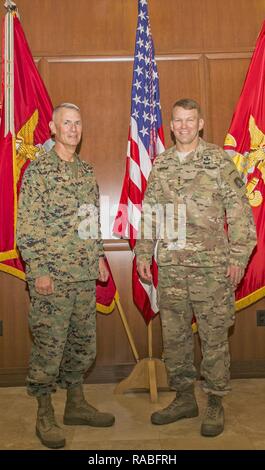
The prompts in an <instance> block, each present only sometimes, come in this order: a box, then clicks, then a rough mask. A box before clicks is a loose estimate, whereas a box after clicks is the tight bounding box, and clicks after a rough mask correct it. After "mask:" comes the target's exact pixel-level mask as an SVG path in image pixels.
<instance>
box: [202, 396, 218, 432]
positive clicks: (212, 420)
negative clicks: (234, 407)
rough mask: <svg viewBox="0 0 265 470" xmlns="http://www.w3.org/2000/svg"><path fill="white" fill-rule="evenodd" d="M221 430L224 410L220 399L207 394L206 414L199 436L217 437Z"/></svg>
mask: <svg viewBox="0 0 265 470" xmlns="http://www.w3.org/2000/svg"><path fill="white" fill-rule="evenodd" d="M223 430H224V409H223V407H222V397H219V396H218V395H212V394H209V395H208V404H207V409H206V413H205V415H204V418H203V421H202V425H201V434H202V436H218V434H221V433H222V432H223Z"/></svg>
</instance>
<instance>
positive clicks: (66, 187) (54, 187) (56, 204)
mask: <svg viewBox="0 0 265 470" xmlns="http://www.w3.org/2000/svg"><path fill="white" fill-rule="evenodd" d="M49 183H50V184H49V198H48V201H49V203H48V204H49V207H48V213H49V221H48V222H51V223H53V222H54V221H55V220H58V219H62V218H69V217H73V216H74V214H75V212H76V211H77V208H78V200H77V197H76V185H75V183H74V181H73V180H72V178H71V177H70V176H68V175H65V176H58V177H56V178H53V179H52V180H51V181H50V182H49Z"/></svg>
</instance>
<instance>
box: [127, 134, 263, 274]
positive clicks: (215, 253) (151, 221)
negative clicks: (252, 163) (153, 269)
mask: <svg viewBox="0 0 265 470" xmlns="http://www.w3.org/2000/svg"><path fill="white" fill-rule="evenodd" d="M245 194H246V188H245V185H244V183H243V181H242V180H241V178H240V176H239V174H238V172H237V169H236V167H235V165H234V163H233V162H232V160H231V158H230V157H229V156H228V154H227V153H226V152H225V151H224V150H222V149H221V148H220V147H218V146H216V145H214V144H209V143H207V142H205V141H203V140H202V139H200V141H199V145H198V147H197V148H196V150H195V151H193V152H191V153H190V154H189V155H187V157H186V158H185V160H184V162H182V163H180V160H179V158H178V156H177V152H176V148H175V147H172V148H170V149H168V150H166V151H165V152H163V153H162V154H161V155H159V156H158V157H157V158H156V160H155V162H154V165H153V168H152V171H151V174H150V177H149V180H148V186H147V190H146V193H145V197H144V205H143V211H142V217H141V227H140V231H141V237H140V239H139V240H137V242H136V247H135V253H136V255H137V257H138V260H145V261H148V262H151V257H152V254H153V251H154V246H155V244H156V240H157V239H158V243H157V245H156V249H157V257H158V265H159V266H163V265H169V264H178V265H183V266H217V265H223V264H226V265H228V264H232V265H237V266H242V267H245V266H246V264H247V262H248V259H249V256H250V254H251V252H252V250H253V248H254V246H255V244H256V229H255V224H254V221H253V216H252V210H251V206H250V205H249V202H248V200H247V197H246V195H245ZM146 206H147V207H149V210H145V207H146ZM150 207H151V210H150ZM180 207H181V208H182V209H183V210H182V212H180V211H179V208H180ZM152 209H153V210H152ZM161 214H162V215H161ZM183 216H184V218H183ZM181 217H182V218H181ZM225 221H227V224H228V231H226V230H225V229H224V224H225ZM169 227H170V228H172V227H173V228H174V231H175V236H173V237H172V236H170V235H171V234H172V233H173V235H174V232H172V230H171V231H170V230H169V229H168V228H169ZM150 233H151V236H149V239H146V234H149V235H150ZM183 242H184V244H183Z"/></svg>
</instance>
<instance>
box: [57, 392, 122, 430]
mask: <svg viewBox="0 0 265 470" xmlns="http://www.w3.org/2000/svg"><path fill="white" fill-rule="evenodd" d="M114 421H115V417H114V416H113V415H112V414H110V413H101V412H100V411H98V410H97V409H96V408H94V407H93V406H91V405H89V404H88V403H87V401H86V400H85V397H84V393H83V388H82V385H77V386H76V387H70V388H68V389H67V400H66V405H65V410H64V418H63V422H64V424H67V425H70V426H72V425H75V424H81V425H82V424H83V425H87V426H95V427H107V426H112V425H113V424H114Z"/></svg>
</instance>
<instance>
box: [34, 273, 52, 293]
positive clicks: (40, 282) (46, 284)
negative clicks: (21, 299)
mask: <svg viewBox="0 0 265 470" xmlns="http://www.w3.org/2000/svg"><path fill="white" fill-rule="evenodd" d="M35 290H36V292H38V294H41V295H50V294H53V292H54V284H53V280H52V278H51V277H50V276H49V275H45V276H40V277H37V278H36V281H35Z"/></svg>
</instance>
